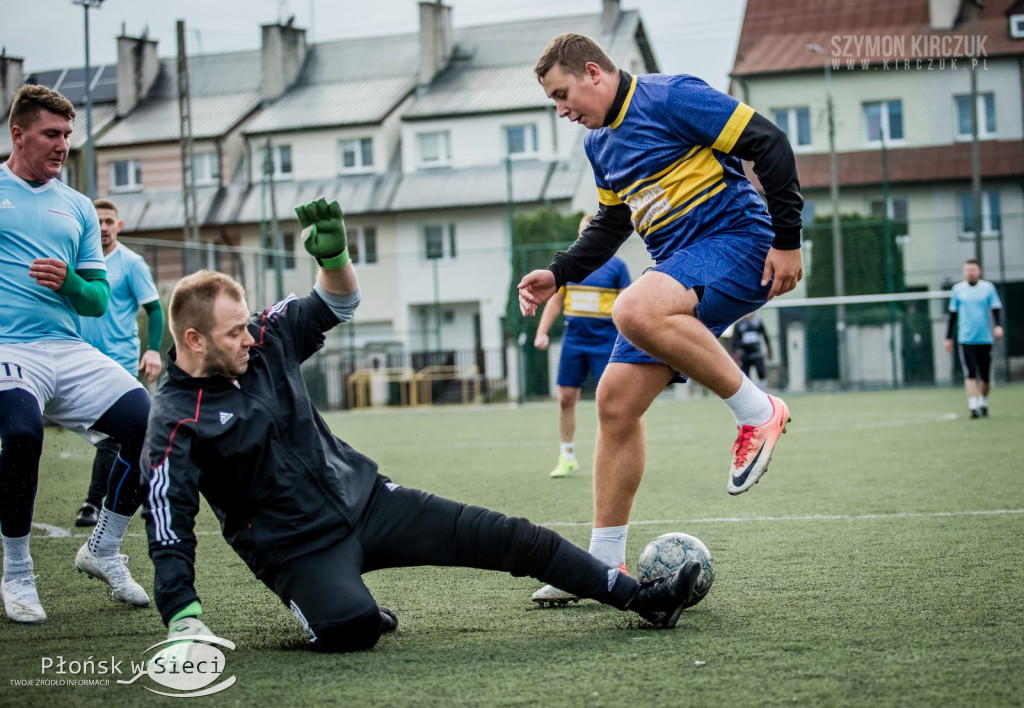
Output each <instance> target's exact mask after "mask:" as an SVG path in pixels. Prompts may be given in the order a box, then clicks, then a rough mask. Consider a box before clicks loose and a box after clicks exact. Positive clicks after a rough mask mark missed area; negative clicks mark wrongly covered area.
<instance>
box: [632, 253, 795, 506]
mask: <svg viewBox="0 0 1024 708" xmlns="http://www.w3.org/2000/svg"><path fill="white" fill-rule="evenodd" d="M698 302H699V301H698V299H697V294H696V293H695V292H694V291H693V290H691V289H688V288H685V287H683V286H682V285H681V284H680V283H679V282H678V281H677V280H676V279H675V278H673V277H671V276H669V275H666V274H664V273H659V272H657V271H648V272H647V273H645V274H644V275H643V276H642V277H641V278H640V279H639V280H637V281H636V282H635V283H633V285H631V286H630V287H629V288H628V289H627V290H625V291H624V292H623V293H622V294H621V295H620V296H619V298H618V299H617V300H616V301H615V306H614V309H613V311H612V316H613V318H614V320H615V324H616V326H617V327H618V328H619V331H620V332H621V333H622V334H623V335H624V336H625V337H626V338H627V339H628V340H629V341H630V342H632V343H633V344H634V345H635V346H637V347H639V348H640V349H643V350H644V351H645V352H647V353H649V354H651V355H652V356H655V357H657V358H658V359H660V360H661V361H663V362H665V363H666V364H668V365H669V366H671V367H672V368H674V369H676V370H678V371H680V372H682V373H684V374H686V375H687V376H689V377H690V378H691V379H693V380H694V381H696V382H697V383H699V384H701V385H703V386H706V387H707V388H709V389H711V391H713V392H714V393H716V394H718V396H719V397H720V398H722V400H724V401H725V402H726V404H727V405H728V406H729V407H730V408H731V409H732V411H733V414H734V415H735V416H736V422H737V429H738V435H737V438H736V443H735V444H734V445H733V449H732V457H733V460H732V464H731V466H730V470H729V482H728V485H727V489H728V491H729V493H730V494H741V493H743V492H745V491H746V490H748V489H750V487H752V486H753V485H754V484H756V483H757V481H758V480H759V479H760V478H761V475H763V474H764V473H765V471H766V470H767V469H768V463H769V462H770V461H771V455H772V451H773V450H774V448H775V443H776V441H777V440H778V438H779V436H780V435H781V434H782V433H783V432H785V429H786V423H787V422H788V421H789V409H788V408H787V407H786V404H785V403H784V402H783V401H782V400H781V399H779V398H776V397H775V396H770V395H768V394H766V393H764V392H762V391H760V390H759V389H757V387H756V386H754V384H753V383H752V382H751V381H750V379H748V378H747V377H745V376H744V375H743V372H742V371H740V369H739V367H738V366H737V365H736V362H735V361H733V359H732V357H731V356H729V354H728V353H727V352H726V351H725V349H724V348H723V347H722V345H721V344H720V343H719V342H718V339H717V338H716V337H715V335H714V334H712V333H711V330H709V329H708V328H707V327H706V326H705V325H704V323H702V322H701V321H700V320H698V319H697V317H696V316H695V312H696V308H697V304H698Z"/></svg>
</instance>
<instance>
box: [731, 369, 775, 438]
mask: <svg viewBox="0 0 1024 708" xmlns="http://www.w3.org/2000/svg"><path fill="white" fill-rule="evenodd" d="M722 400H723V401H725V405H727V406H729V408H731V409H732V414H733V415H734V416H735V417H736V425H754V426H757V425H763V424H764V423H765V422H766V421H767V420H768V419H769V418H771V417H772V410H773V408H772V400H771V399H770V398H769V397H768V394H767V393H765V392H764V391H762V390H761V389H759V388H758V387H757V386H755V385H754V382H753V381H751V380H750V379H749V378H747V376H746V374H744V376H743V383H741V384H740V390H739V391H737V392H736V393H734V394H733V395H731V396H729V397H728V398H723V399H722Z"/></svg>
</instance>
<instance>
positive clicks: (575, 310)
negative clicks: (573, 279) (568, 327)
mask: <svg viewBox="0 0 1024 708" xmlns="http://www.w3.org/2000/svg"><path fill="white" fill-rule="evenodd" d="M563 289H564V290H565V299H564V300H563V301H562V311H563V312H564V313H565V315H566V316H567V317H600V318H601V319H611V316H612V305H613V304H614V303H615V298H617V297H618V296H619V293H620V292H622V291H621V290H618V289H616V288H596V287H594V286H592V285H578V284H576V283H570V284H569V285H566V286H565V287H564V288H563Z"/></svg>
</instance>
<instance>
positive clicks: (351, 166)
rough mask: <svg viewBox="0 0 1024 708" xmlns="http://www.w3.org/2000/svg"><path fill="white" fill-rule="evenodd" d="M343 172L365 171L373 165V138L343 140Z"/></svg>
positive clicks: (341, 147) (341, 145) (341, 146)
mask: <svg viewBox="0 0 1024 708" xmlns="http://www.w3.org/2000/svg"><path fill="white" fill-rule="evenodd" d="M338 145H339V148H340V150H341V170H340V171H341V172H342V173H345V172H364V171H366V170H368V169H370V168H372V167H373V138H358V139H355V140H342V141H341V142H340V143H339V144H338Z"/></svg>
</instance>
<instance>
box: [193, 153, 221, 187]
mask: <svg viewBox="0 0 1024 708" xmlns="http://www.w3.org/2000/svg"><path fill="white" fill-rule="evenodd" d="M192 177H193V178H194V179H195V182H196V184H197V185H208V184H220V159H219V156H218V155H217V153H215V152H200V153H196V154H194V155H192Z"/></svg>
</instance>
